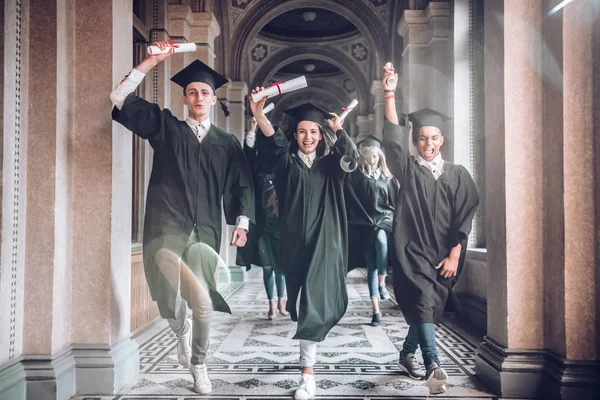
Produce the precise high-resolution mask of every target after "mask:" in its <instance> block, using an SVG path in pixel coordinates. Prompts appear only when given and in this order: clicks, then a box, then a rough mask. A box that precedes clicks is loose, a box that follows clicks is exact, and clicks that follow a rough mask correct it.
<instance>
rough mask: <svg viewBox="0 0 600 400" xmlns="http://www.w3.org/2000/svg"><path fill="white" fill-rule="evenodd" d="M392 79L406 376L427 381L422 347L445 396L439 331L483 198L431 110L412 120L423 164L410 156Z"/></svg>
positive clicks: (388, 110) (397, 269) (386, 134)
mask: <svg viewBox="0 0 600 400" xmlns="http://www.w3.org/2000/svg"><path fill="white" fill-rule="evenodd" d="M392 74H393V73H391V72H386V73H385V74H384V77H383V79H382V85H383V87H384V90H385V120H384V126H383V141H384V146H385V149H386V153H387V156H388V160H389V167H390V170H391V171H392V173H393V174H394V176H395V177H396V178H397V179H398V181H399V182H400V187H401V188H400V194H399V196H398V199H397V206H396V212H395V215H394V226H393V231H392V232H393V233H392V240H393V243H394V250H395V251H394V252H393V253H394V257H393V259H392V267H393V271H394V291H395V294H396V299H397V300H398V305H399V306H400V309H401V310H402V313H403V314H404V318H405V319H406V322H407V323H408V324H409V325H410V328H409V331H408V335H407V337H406V339H405V341H404V344H403V348H402V351H401V352H400V361H399V363H400V369H401V370H402V371H404V372H407V373H408V374H409V375H411V376H412V377H415V378H420V377H422V376H423V375H422V373H421V372H420V370H419V368H418V364H417V363H416V361H415V358H414V353H415V352H416V350H417V348H418V347H419V346H420V347H421V351H422V354H423V361H424V363H425V367H426V368H427V373H426V376H425V379H426V380H427V385H428V386H429V392H430V393H431V394H438V393H443V392H445V391H446V386H445V383H446V380H447V379H448V375H447V373H446V372H445V371H444V370H443V369H442V368H441V367H440V363H439V359H438V357H437V351H436V347H435V327H434V324H435V323H437V322H439V321H440V319H441V317H442V313H443V311H444V308H445V306H446V302H447V301H452V302H453V303H454V304H457V303H456V302H455V301H453V299H455V296H454V293H453V291H452V287H453V286H454V284H455V283H456V280H457V279H458V276H459V275H460V272H461V270H462V268H463V265H464V259H465V253H466V249H467V239H468V237H469V233H470V232H471V223H472V221H473V216H474V214H475V211H476V209H477V206H478V204H479V198H478V195H477V190H476V188H475V183H474V182H473V179H472V178H471V175H470V174H469V172H468V171H467V170H466V168H465V167H463V166H461V165H456V164H453V163H450V162H448V161H445V160H443V158H442V155H441V153H440V147H441V146H442V144H443V143H444V137H443V136H442V131H441V128H442V124H443V122H444V121H446V120H448V119H449V117H447V116H445V115H443V114H441V113H439V112H437V111H434V110H431V109H428V108H427V109H423V110H419V111H417V112H414V113H411V114H409V116H408V119H410V122H411V123H412V132H413V134H412V142H413V144H414V145H415V147H416V149H417V152H418V155H417V157H412V156H411V155H410V153H409V150H408V148H407V144H408V143H409V129H408V121H407V119H406V118H403V123H402V124H400V121H399V119H398V115H397V113H396V103H395V101H394V95H393V94H390V92H391V93H393V91H394V90H395V89H396V88H395V85H394V86H390V85H388V82H387V78H388V77H389V76H391V75H392ZM396 79H398V77H397V76H396Z"/></svg>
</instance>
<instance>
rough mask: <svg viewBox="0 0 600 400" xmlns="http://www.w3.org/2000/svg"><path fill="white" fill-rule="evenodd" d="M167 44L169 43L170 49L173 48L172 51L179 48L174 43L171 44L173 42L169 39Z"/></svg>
mask: <svg viewBox="0 0 600 400" xmlns="http://www.w3.org/2000/svg"><path fill="white" fill-rule="evenodd" d="M168 43H169V45H171V47H172V48H174V49H176V48H178V47H179V45H178V44H175V43H173V41H172V40H171V38H169V42H168Z"/></svg>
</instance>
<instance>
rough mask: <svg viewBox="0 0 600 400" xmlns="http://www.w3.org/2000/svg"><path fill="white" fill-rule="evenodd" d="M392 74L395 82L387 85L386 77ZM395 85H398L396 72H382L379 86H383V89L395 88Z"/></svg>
mask: <svg viewBox="0 0 600 400" xmlns="http://www.w3.org/2000/svg"><path fill="white" fill-rule="evenodd" d="M390 76H393V77H394V78H396V83H394V85H393V86H390V85H388V82H387V79H388V78H389V77H390ZM396 85H398V74H397V73H394V72H387V71H386V72H385V73H384V74H383V78H382V79H381V86H383V89H384V90H396Z"/></svg>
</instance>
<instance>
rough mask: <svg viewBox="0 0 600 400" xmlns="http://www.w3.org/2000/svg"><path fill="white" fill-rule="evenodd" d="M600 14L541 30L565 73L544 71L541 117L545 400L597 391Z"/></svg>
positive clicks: (570, 14) (572, 14)
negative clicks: (545, 134) (547, 205)
mask: <svg viewBox="0 0 600 400" xmlns="http://www.w3.org/2000/svg"><path fill="white" fill-rule="evenodd" d="M549 8H550V7H549ZM599 11H600V8H599V7H598V4H597V2H594V1H591V0H583V1H579V2H573V3H572V4H568V5H566V6H565V7H564V9H563V10H562V12H561V13H562V18H561V16H560V15H557V16H555V18H553V21H548V22H547V24H553V26H551V27H546V29H545V32H548V31H550V29H549V28H554V29H552V31H551V32H552V33H553V34H554V37H553V38H552V39H554V40H553V41H552V43H553V44H556V45H554V46H552V50H554V51H553V53H552V56H554V57H547V59H546V60H545V61H546V62H545V65H547V66H548V67H547V71H546V72H547V73H553V69H554V68H552V67H553V66H558V67H560V66H562V78H563V79H562V83H563V87H562V88H561V87H560V86H558V87H556V83H557V82H560V78H561V77H560V76H558V74H559V72H560V70H558V71H556V72H555V73H554V74H555V76H549V78H550V79H549V82H548V85H547V87H548V92H549V93H548V94H547V95H546V96H545V98H549V97H551V96H552V99H553V101H552V102H549V101H548V100H547V108H548V109H547V111H546V115H547V116H548V117H547V118H548V119H551V120H549V121H547V127H548V130H549V131H550V132H549V133H550V134H551V135H553V136H554V137H556V136H558V137H556V140H555V141H553V143H552V144H549V145H548V151H552V153H550V154H548V156H546V158H547V159H549V160H553V161H552V162H550V161H548V163H547V167H548V168H549V170H548V177H547V179H546V182H547V191H548V192H547V196H550V197H549V198H550V199H552V200H549V202H552V205H553V210H552V211H554V212H552V213H551V212H548V213H547V216H548V218H549V220H548V222H547V226H548V230H549V235H547V243H546V249H547V250H546V251H547V252H548V254H547V256H546V259H547V260H548V267H549V268H550V273H546V274H545V276H546V281H545V286H546V297H547V299H548V300H547V301H548V303H549V304H548V305H547V307H546V310H547V314H546V315H547V317H546V332H547V334H546V340H547V342H546V348H547V349H548V350H549V351H548V358H547V367H546V372H545V378H546V379H545V382H544V388H545V392H544V398H548V399H588V398H590V399H591V398H594V397H595V396H597V394H598V390H599V389H600V378H599V377H598V375H597V372H596V376H595V379H594V371H598V368H599V365H600V362H599V361H598V359H599V353H598V351H599V350H598V349H599V347H598V345H599V339H598V338H599V333H600V331H599V329H600V328H599V326H598V323H597V321H598V312H599V311H598V310H599V308H598V298H599V296H600V283H599V279H600V276H599V275H598V272H597V270H598V258H597V257H598V255H597V254H598V253H597V252H598V243H599V242H598V237H597V236H596V235H594V234H593V232H600V231H599V229H598V227H599V223H598V208H597V202H598V197H597V196H598V192H597V191H598V187H597V185H598V174H597V171H596V172H595V173H594V170H595V167H596V165H597V161H595V158H596V157H597V154H598V153H597V152H598V143H599V142H598V125H597V124H598V121H599V120H600V117H599V116H598V114H597V111H598V108H596V109H594V97H595V96H597V94H598V91H599V87H600V86H599V85H598V84H599V80H598V78H596V79H594V73H597V72H598V70H599V68H600V57H599V55H598V52H597V51H595V50H594V49H597V48H598V47H597V46H598V44H599V43H598V39H599V38H600V35H599V32H600V29H599V28H598V27H599V26H600V24H599V21H600V20H599V19H598V12H599ZM561 20H562V21H561ZM561 22H562V23H561ZM594 23H595V24H596V25H595V29H596V33H595V34H596V36H595V37H594ZM546 41H547V42H548V40H546ZM561 41H562V43H561ZM594 41H595V43H594ZM561 44H562V49H561V48H560V45H561ZM561 50H562V54H561ZM555 68H556V67H555ZM551 78H559V79H558V80H557V79H551ZM560 89H562V91H561V90H560ZM561 95H562V99H561V97H560V96H561ZM561 100H562V101H561ZM559 106H562V110H559ZM561 111H562V112H561ZM561 122H562V123H561ZM575 132H576V134H574V133H575ZM594 143H595V146H594ZM561 159H562V162H561ZM551 164H558V165H556V166H554V165H551ZM555 180H556V181H557V182H554V181H555ZM559 207H560V208H559ZM594 299H595V300H596V301H594Z"/></svg>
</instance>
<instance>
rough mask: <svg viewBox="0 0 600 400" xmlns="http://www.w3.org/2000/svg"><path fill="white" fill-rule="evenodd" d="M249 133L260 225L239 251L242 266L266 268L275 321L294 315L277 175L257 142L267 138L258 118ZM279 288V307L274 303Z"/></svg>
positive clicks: (252, 121) (246, 150) (248, 152)
mask: <svg viewBox="0 0 600 400" xmlns="http://www.w3.org/2000/svg"><path fill="white" fill-rule="evenodd" d="M249 125H250V126H249V128H248V132H246V138H245V140H244V153H245V154H246V158H247V159H248V163H249V164H250V168H251V169H252V176H253V177H254V189H255V190H254V195H255V200H254V204H255V205H256V213H255V216H256V225H253V226H252V229H250V231H249V232H248V242H247V243H246V246H244V247H241V248H239V249H238V255H240V259H241V263H242V264H243V265H247V266H248V267H249V266H250V265H251V264H254V265H258V266H260V267H262V268H263V284H264V286H265V292H266V294H267V299H268V301H269V311H268V313H267V318H268V319H269V320H272V319H274V318H275V317H276V315H277V311H279V313H280V314H281V315H283V316H288V315H290V314H289V313H288V312H287V311H286V310H285V276H284V274H283V270H282V268H281V267H280V264H279V238H280V232H279V217H278V201H277V193H276V192H275V185H274V182H273V180H274V179H275V176H274V175H273V173H272V172H271V171H268V170H267V168H266V165H265V164H264V163H263V162H261V155H260V154H258V151H257V145H256V142H257V141H258V140H263V139H264V136H263V135H262V134H261V133H260V132H256V125H257V124H256V119H255V118H254V117H252V118H251V119H250V124H249ZM273 286H275V287H276V288H277V306H276V305H275V301H274V300H273V298H274V295H275V293H274V292H273Z"/></svg>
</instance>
